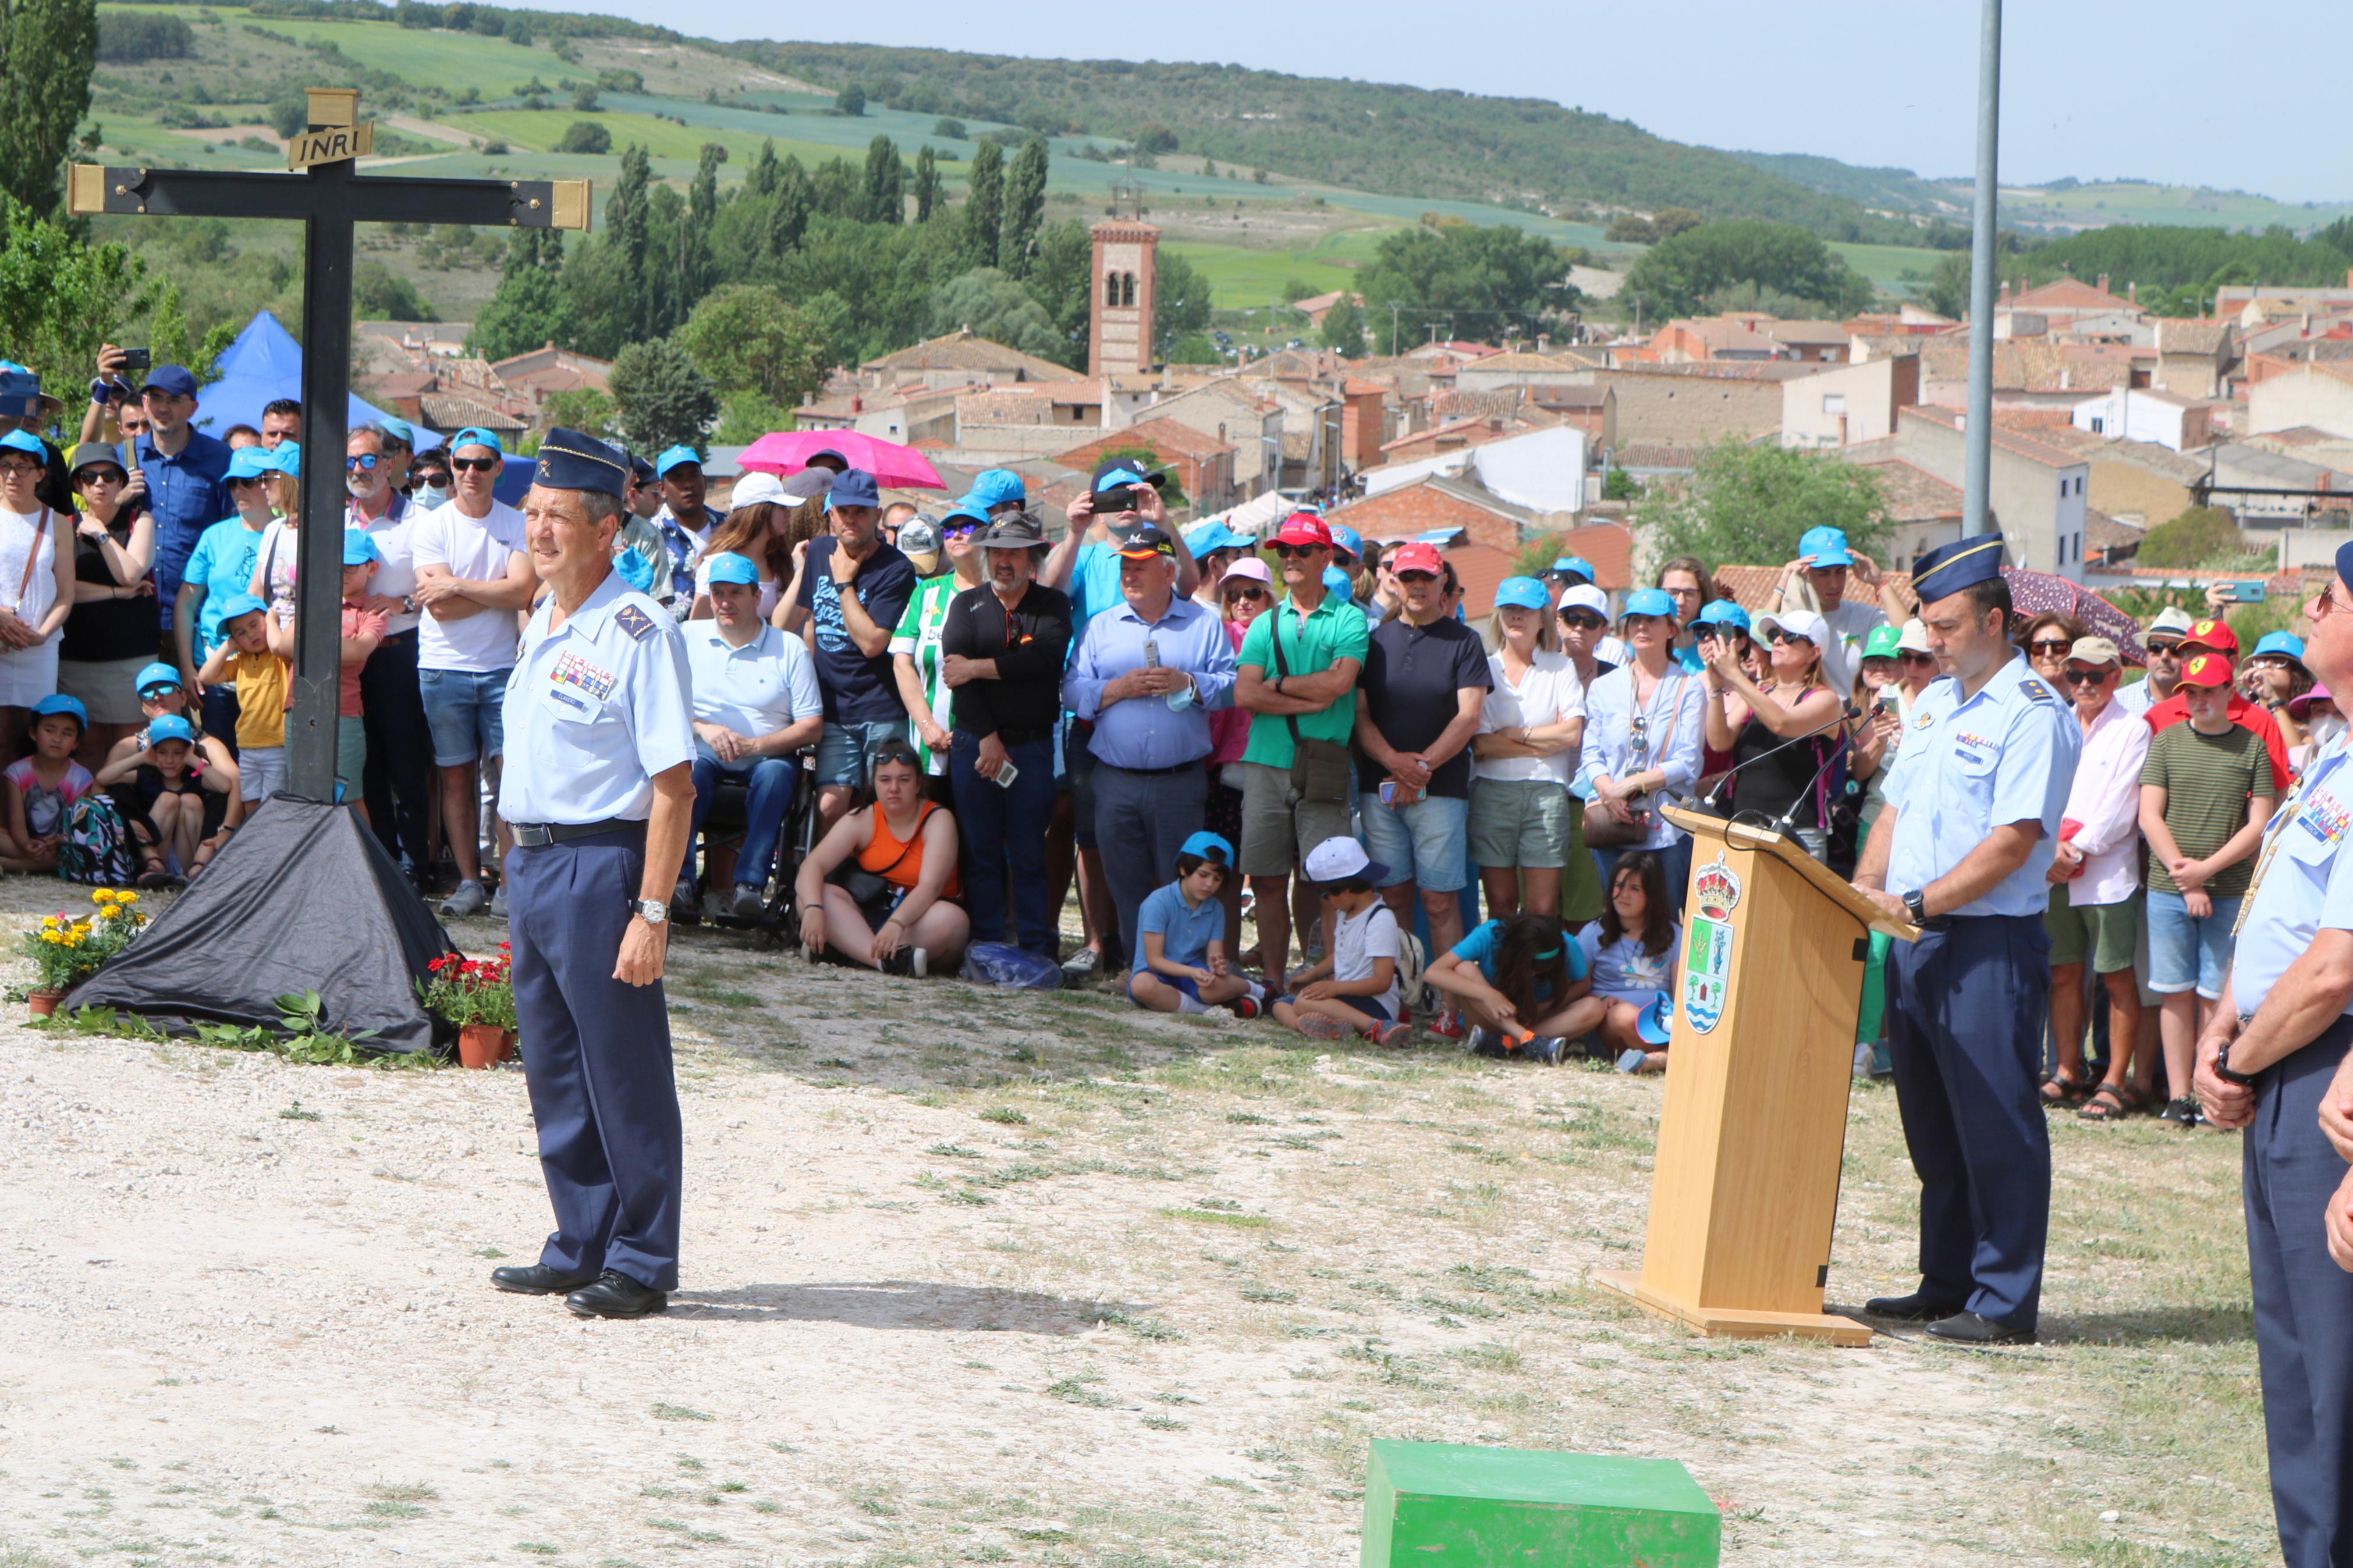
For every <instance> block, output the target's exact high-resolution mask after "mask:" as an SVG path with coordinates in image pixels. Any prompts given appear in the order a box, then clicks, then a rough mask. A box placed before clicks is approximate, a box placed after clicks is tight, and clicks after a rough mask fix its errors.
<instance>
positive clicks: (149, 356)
mask: <svg viewBox="0 0 2353 1568" xmlns="http://www.w3.org/2000/svg"><path fill="white" fill-rule="evenodd" d="M154 364H155V351H154V350H153V349H124V350H123V351H122V368H123V369H124V370H126V371H133V370H136V371H145V370H152V369H153V368H154Z"/></svg>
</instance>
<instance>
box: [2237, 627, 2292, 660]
mask: <svg viewBox="0 0 2353 1568" xmlns="http://www.w3.org/2000/svg"><path fill="white" fill-rule="evenodd" d="M2267 653H2275V654H2277V655H2279V657H2280V658H2288V659H2294V660H2295V662H2296V663H2298V664H2302V663H2303V662H2304V639H2303V638H2302V637H2298V636H2296V635H2295V633H2294V632H2265V633H2264V634H2263V637H2261V638H2260V639H2259V640H2258V641H2257V642H2256V644H2255V651H2254V652H2253V653H2251V654H2249V655H2248V656H2247V657H2248V658H2263V655H2265V654H2267Z"/></svg>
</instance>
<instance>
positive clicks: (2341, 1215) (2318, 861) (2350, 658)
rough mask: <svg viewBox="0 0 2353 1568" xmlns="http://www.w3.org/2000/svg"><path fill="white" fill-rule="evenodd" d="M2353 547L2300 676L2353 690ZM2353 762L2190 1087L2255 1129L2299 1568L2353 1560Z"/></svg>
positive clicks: (2272, 1414)
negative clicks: (2352, 842) (2351, 839)
mask: <svg viewBox="0 0 2353 1568" xmlns="http://www.w3.org/2000/svg"><path fill="white" fill-rule="evenodd" d="M2348 574H2353V544H2348V545H2345V546H2342V547H2340V548H2339V549H2338V550H2337V575H2336V576H2335V577H2334V578H2333V579H2331V580H2330V582H2329V584H2328V585H2327V588H2326V589H2325V590H2324V591H2323V592H2322V594H2321V595H2320V597H2319V598H2318V599H2317V600H2316V601H2315V602H2314V603H2313V604H2312V605H2311V606H2310V607H2309V608H2307V609H2306V612H2305V616H2306V628H2305V647H2304V662H2305V664H2306V668H2309V669H2311V671H2312V672H2313V674H2314V675H2316V676H2317V677H2318V678H2319V679H2321V680H2322V681H2323V682H2325V683H2327V686H2328V689H2330V690H2332V691H2338V690H2345V689H2353V577H2348ZM2349 835H2353V762H2348V752H2347V749H2346V742H2345V739H2344V738H2343V737H2339V738H2338V739H2337V741H2335V742H2332V743H2331V744H2330V745H2329V747H2328V748H2327V751H2325V752H2322V753H2321V754H2320V755H2319V756H2318V757H2316V758H2315V759H2314V760H2313V761H2311V762H2310V763H2307V764H2306V773H2305V777H2304V779H2303V781H2302V782H2301V783H2300V784H2297V786H2296V788H2295V792H2294V793H2293V794H2291V795H2289V796H2288V798H2287V800H2286V802H2285V803H2284V804H2283V805H2281V807H2280V809H2279V811H2278V812H2277V813H2276V814H2274V816H2273V817H2272V821H2271V826H2270V828H2269V830H2268V831H2267V832H2266V833H2265V835H2264V838H2263V849H2262V851H2261V853H2260V854H2259V855H2258V856H2257V858H2256V861H2255V873H2254V881H2253V886H2251V887H2250V888H2249V889H2247V895H2246V902H2245V904H2244V906H2243V909H2242V916H2243V918H2242V921H2241V922H2240V929H2239V935H2238V946H2237V951H2236V952H2235V953H2234V954H2233V956H2232V963H2231V979H2230V982H2229V984H2226V985H2225V986H2224V987H2223V989H2222V995H2221V1000H2220V1001H2219V1002H2217V1003H2216V1004H2215V1006H2214V1011H2213V1014H2212V1016H2211V1021H2210V1022H2209V1023H2208V1025H2207V1026H2206V1028H2205V1030H2204V1032H2203V1033H2202V1034H2201V1035H2200V1037H2199V1040H2198V1045H2197V1047H2196V1052H2195V1054H2196V1058H2197V1062H2198V1068H2197V1072H2196V1074H2195V1079H2194V1081H2195V1084H2196V1088H2197V1092H2198V1100H2199V1103H2200V1109H2201V1110H2203V1111H2204V1113H2205V1116H2206V1119H2207V1120H2208V1121H2211V1123H2213V1125H2215V1126H2217V1127H2221V1128H2226V1129H2239V1128H2243V1129H2244V1130H2245V1134H2246V1135H2245V1142H2244V1145H2243V1148H2242V1160H2241V1165H2242V1185H2243V1186H2244V1188H2245V1192H2244V1201H2245V1209H2246V1226H2247V1275H2248V1279H2249V1282H2250V1284H2251V1285H2252V1286H2253V1295H2254V1308H2255V1353H2256V1358H2257V1361H2258V1363H2259V1364H2260V1366H2261V1368H2262V1371H2263V1426H2264V1431H2265V1436H2266V1438H2267V1440H2268V1444H2269V1447H2270V1457H2271V1480H2272V1506H2273V1513H2274V1518H2275V1519H2276V1521H2277V1522H2278V1526H2279V1535H2280V1555H2281V1558H2282V1560H2283V1561H2284V1562H2285V1563H2287V1564H2288V1568H2333V1565H2334V1564H2337V1563H2345V1562H2348V1561H2353V1273H2348V1272H2347V1271H2348V1269H2353V1173H2348V1169H2347V1166H2346V1162H2347V1161H2348V1160H2353V1066H2348V1062H2353V1055H2348V1047H2353V1017H2348V1016H2347V1011H2348V1005H2353V855H2348V854H2345V853H2343V850H2344V848H2345V846H2346V841H2347V839H2348V836H2349Z"/></svg>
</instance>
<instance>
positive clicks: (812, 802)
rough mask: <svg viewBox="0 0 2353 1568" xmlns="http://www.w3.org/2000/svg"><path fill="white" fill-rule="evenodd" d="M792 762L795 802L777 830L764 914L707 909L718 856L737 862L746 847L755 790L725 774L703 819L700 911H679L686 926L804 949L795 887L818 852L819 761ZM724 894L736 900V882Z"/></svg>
mask: <svg viewBox="0 0 2353 1568" xmlns="http://www.w3.org/2000/svg"><path fill="white" fill-rule="evenodd" d="M787 760H788V761H789V762H790V763H792V767H793V793H792V798H791V800H790V801H788V802H787V803H786V806H785V819H784V821H783V823H782V824H780V825H779V826H778V827H777V829H776V868H775V869H774V870H773V872H772V873H771V874H770V876H769V879H768V885H767V888H766V890H765V896H764V898H763V900H762V904H761V909H760V912H759V913H758V914H756V915H738V914H734V913H733V912H730V911H728V910H721V911H720V912H718V913H715V914H714V913H712V911H711V910H706V909H704V908H703V907H702V900H704V899H705V898H706V897H708V896H709V894H710V891H711V865H712V861H713V860H714V859H716V858H720V857H718V856H717V855H716V854H715V852H716V851H718V850H721V849H725V850H728V851H730V852H731V854H730V855H729V856H728V857H727V858H728V859H730V860H731V861H732V859H733V854H734V853H740V852H741V851H742V849H743V847H744V800H745V797H746V796H747V795H749V793H750V786H749V784H747V783H746V782H745V781H744V780H743V779H741V778H736V777H733V776H731V775H729V774H726V773H722V774H721V775H720V777H719V787H718V789H717V791H716V792H715V793H714V794H713V795H712V798H711V810H710V811H709V813H708V814H706V815H705V816H704V817H703V819H702V867H703V869H702V875H701V876H700V877H699V878H698V879H696V882H695V900H696V903H695V908H694V909H693V910H691V911H688V910H675V911H674V915H675V918H676V919H677V920H678V921H680V923H681V924H685V925H697V926H709V927H711V928H712V929H713V930H718V931H751V932H753V933H754V935H755V936H757V937H758V938H759V939H760V942H761V945H762V946H764V947H782V946H793V945H797V944H798V942H799V941H800V921H799V918H798V914H799V911H798V910H796V909H795V908H794V907H793V884H794V882H795V879H797V878H798V877H799V875H800V869H801V862H802V861H803V860H806V859H807V858H808V854H809V851H810V850H811V849H813V848H815V847H816V846H817V835H818V814H817V755H816V752H814V751H803V752H796V753H795V754H794V755H793V756H792V757H790V758H789V759H787ZM720 890H721V891H722V892H723V893H730V894H732V893H733V890H734V889H733V878H732V877H731V878H730V879H728V881H727V882H726V883H725V884H724V885H723V886H722V887H721V889H720Z"/></svg>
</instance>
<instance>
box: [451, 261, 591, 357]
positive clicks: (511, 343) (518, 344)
mask: <svg viewBox="0 0 2353 1568" xmlns="http://www.w3.org/2000/svg"><path fill="white" fill-rule="evenodd" d="M576 330H577V329H576V324H575V321H574V317H573V310H572V296H571V295H570V294H569V293H567V292H566V291H565V287H564V283H563V280H562V279H560V278H559V277H558V276H557V275H556V274H555V273H554V272H551V271H549V270H548V269H547V268H543V267H521V268H512V269H511V270H510V271H509V272H508V273H507V275H506V276H505V277H503V278H501V279H499V287H498V290H497V292H495V293H493V294H492V295H491V300H490V303H489V304H487V305H484V306H483V307H482V308H481V309H480V310H477V311H476V312H474V330H473V331H471V332H470V333H469V334H468V335H467V338H466V352H467V353H470V354H476V355H479V356H480V357H481V358H483V359H488V360H501V359H506V358H508V357H509V356H511V355H513V354H519V353H530V352H531V351H532V350H533V349H535V348H538V347H539V346H540V345H542V344H543V343H554V344H556V345H558V346H559V347H569V346H570V345H571V342H572V339H573V334H574V332H575V331H576Z"/></svg>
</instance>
